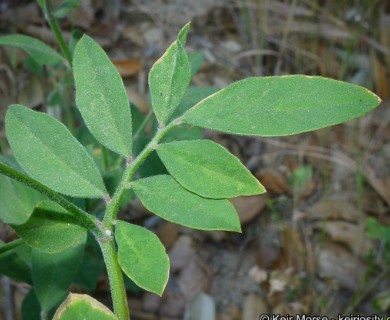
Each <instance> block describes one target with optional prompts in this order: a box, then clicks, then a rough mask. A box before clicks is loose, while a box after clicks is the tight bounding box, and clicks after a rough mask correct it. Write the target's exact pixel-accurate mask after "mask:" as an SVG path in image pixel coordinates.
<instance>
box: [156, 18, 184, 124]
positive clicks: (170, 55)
mask: <svg viewBox="0 0 390 320" xmlns="http://www.w3.org/2000/svg"><path fill="white" fill-rule="evenodd" d="M188 28H189V25H188V24H187V25H186V26H184V28H183V29H182V30H181V31H180V33H179V36H178V37H179V38H178V40H176V41H175V42H174V43H173V44H172V45H171V46H170V47H169V48H168V49H167V51H166V52H165V53H164V55H163V56H162V57H161V58H160V59H159V60H157V61H156V63H155V64H154V65H153V67H152V69H151V70H150V72H149V90H150V96H151V100H152V106H153V110H154V113H155V115H156V117H157V119H158V121H159V123H160V124H165V123H166V122H167V121H168V120H169V118H170V116H171V115H172V113H173V112H174V111H175V109H176V107H177V106H178V105H179V103H180V101H181V99H182V98H183V95H184V94H185V92H186V90H187V87H188V85H189V83H190V80H191V68H190V65H189V62H188V57H187V53H186V52H185V50H184V48H183V45H184V44H183V42H184V41H185V39H186V36H187V32H188Z"/></svg>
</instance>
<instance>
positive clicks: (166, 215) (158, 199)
mask: <svg viewBox="0 0 390 320" xmlns="http://www.w3.org/2000/svg"><path fill="white" fill-rule="evenodd" d="M131 186H132V187H133V189H134V192H135V193H136V194H137V196H138V197H139V198H140V200H141V202H142V203H143V205H144V206H145V207H146V208H147V209H148V210H150V211H151V212H153V213H154V214H156V215H158V216H160V217H161V218H163V219H165V220H168V221H171V222H174V223H178V224H181V225H183V226H186V227H190V228H194V229H201V230H226V231H237V232H241V227H240V222H239V220H238V215H237V212H236V210H235V209H234V207H233V205H232V204H231V203H230V202H229V200H226V199H222V200H220V199H218V200H215V199H206V198H202V197H201V196H198V195H197V194H194V193H192V192H189V191H187V190H186V189H184V188H183V187H182V186H181V185H180V184H179V183H178V182H176V181H175V179H173V178H172V177H171V176H168V175H159V176H153V177H150V178H145V179H140V180H137V181H134V182H132V183H131Z"/></svg>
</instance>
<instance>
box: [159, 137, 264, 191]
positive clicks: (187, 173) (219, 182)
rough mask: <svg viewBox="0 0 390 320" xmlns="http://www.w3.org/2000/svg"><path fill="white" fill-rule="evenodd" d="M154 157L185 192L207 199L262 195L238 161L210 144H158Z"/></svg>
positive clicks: (181, 142) (205, 142) (202, 141)
mask: <svg viewBox="0 0 390 320" xmlns="http://www.w3.org/2000/svg"><path fill="white" fill-rule="evenodd" d="M157 153H158V155H159V157H160V158H161V160H162V162H163V163H164V165H165V167H166V168H167V170H168V172H169V173H170V174H171V175H172V176H173V177H174V178H175V179H176V180H177V181H178V182H179V183H180V184H181V185H182V186H183V187H184V188H186V189H188V190H190V191H192V192H195V193H196V194H199V195H200V196H202V197H206V198H233V197H238V196H241V195H245V196H250V195H254V194H260V193H264V192H265V189H264V187H263V186H262V185H261V184H260V183H259V181H258V180H257V179H256V178H255V177H254V176H252V174H251V173H250V172H249V171H248V169H247V168H245V167H244V166H243V165H242V164H241V162H240V160H238V159H237V158H236V157H235V156H233V155H232V154H231V153H229V151H227V150H226V149H225V148H223V147H222V146H220V145H219V144H217V143H215V142H213V141H210V140H192V141H176V142H171V143H165V144H161V145H159V146H158V148H157Z"/></svg>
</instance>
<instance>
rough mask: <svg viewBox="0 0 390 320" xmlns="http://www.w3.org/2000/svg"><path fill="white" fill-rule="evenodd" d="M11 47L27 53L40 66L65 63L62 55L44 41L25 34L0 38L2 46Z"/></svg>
mask: <svg viewBox="0 0 390 320" xmlns="http://www.w3.org/2000/svg"><path fill="white" fill-rule="evenodd" d="M1 45H3V46H11V47H16V48H20V49H22V50H24V51H26V52H27V53H28V54H29V55H30V56H31V57H32V58H33V59H34V60H35V61H36V62H37V63H38V64H40V65H43V64H57V63H59V62H61V61H63V58H62V57H61V55H60V54H59V53H58V52H57V51H54V50H53V49H52V48H50V47H49V46H48V45H46V44H45V43H43V42H42V41H40V40H38V39H35V38H33V37H29V36H25V35H23V34H9V35H5V36H1V37H0V46H1Z"/></svg>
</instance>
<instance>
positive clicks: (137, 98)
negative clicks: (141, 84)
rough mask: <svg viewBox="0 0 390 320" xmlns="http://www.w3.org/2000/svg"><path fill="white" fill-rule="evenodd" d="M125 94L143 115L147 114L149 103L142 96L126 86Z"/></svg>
mask: <svg viewBox="0 0 390 320" xmlns="http://www.w3.org/2000/svg"><path fill="white" fill-rule="evenodd" d="M126 93H127V97H128V98H129V101H130V102H131V103H133V104H135V105H136V106H137V108H138V109H139V110H140V111H141V112H142V113H143V114H146V113H148V111H149V103H148V101H147V100H146V98H145V97H144V96H142V95H140V94H139V93H138V92H137V90H136V89H135V88H132V87H131V86H126Z"/></svg>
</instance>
